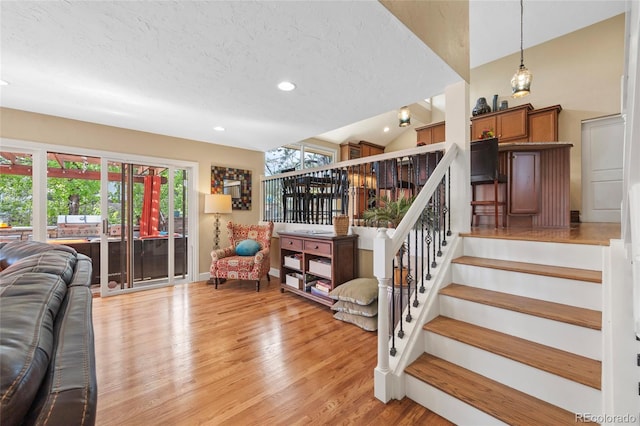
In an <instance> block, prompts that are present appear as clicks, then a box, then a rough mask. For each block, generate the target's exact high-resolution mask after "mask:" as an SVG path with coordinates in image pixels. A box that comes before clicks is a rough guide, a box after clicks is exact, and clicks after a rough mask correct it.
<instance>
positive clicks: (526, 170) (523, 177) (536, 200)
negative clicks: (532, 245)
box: [509, 151, 540, 215]
mask: <svg viewBox="0 0 640 426" xmlns="http://www.w3.org/2000/svg"><path fill="white" fill-rule="evenodd" d="M510 155H511V158H510V160H511V164H510V170H509V172H510V179H509V185H510V187H509V199H510V206H509V208H510V210H509V213H510V214H530V215H533V214H537V213H539V212H540V152H538V151H521V152H512V153H511V154H510Z"/></svg>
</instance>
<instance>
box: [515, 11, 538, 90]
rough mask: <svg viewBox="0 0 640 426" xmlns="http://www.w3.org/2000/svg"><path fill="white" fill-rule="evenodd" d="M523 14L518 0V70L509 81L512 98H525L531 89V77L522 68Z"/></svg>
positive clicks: (529, 73) (527, 71)
mask: <svg viewBox="0 0 640 426" xmlns="http://www.w3.org/2000/svg"><path fill="white" fill-rule="evenodd" d="M523 14H524V5H523V0H520V68H519V69H518V71H517V72H516V73H515V74H514V75H513V78H512V79H511V95H512V96H513V97H514V98H521V97H523V96H527V95H528V94H529V92H530V88H531V80H533V75H532V74H531V72H529V70H528V69H527V68H526V67H525V66H524V53H523V48H522V20H523V19H522V17H523Z"/></svg>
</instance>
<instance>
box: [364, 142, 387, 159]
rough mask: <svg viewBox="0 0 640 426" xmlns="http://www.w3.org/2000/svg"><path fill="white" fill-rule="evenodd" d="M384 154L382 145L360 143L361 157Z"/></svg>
mask: <svg viewBox="0 0 640 426" xmlns="http://www.w3.org/2000/svg"><path fill="white" fill-rule="evenodd" d="M383 152H384V147H383V146H380V145H376V144H374V143H370V142H366V141H360V156H361V157H370V156H372V155H378V154H382V153H383Z"/></svg>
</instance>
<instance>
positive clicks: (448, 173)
mask: <svg viewBox="0 0 640 426" xmlns="http://www.w3.org/2000/svg"><path fill="white" fill-rule="evenodd" d="M447 199H448V200H449V201H448V203H449V206H451V166H449V168H448V169H447ZM447 235H448V236H451V213H449V223H448V224H447Z"/></svg>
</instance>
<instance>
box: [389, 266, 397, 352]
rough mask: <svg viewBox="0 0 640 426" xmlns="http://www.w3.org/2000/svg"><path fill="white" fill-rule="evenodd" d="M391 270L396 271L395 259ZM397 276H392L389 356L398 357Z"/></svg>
mask: <svg viewBox="0 0 640 426" xmlns="http://www.w3.org/2000/svg"><path fill="white" fill-rule="evenodd" d="M391 270H392V271H395V270H396V261H395V259H391ZM395 275H396V274H395V273H393V274H391V298H390V300H391V322H390V323H389V332H390V333H391V349H389V354H390V355H391V356H396V333H395V329H396V292H395V289H396V282H395V281H396V276H395Z"/></svg>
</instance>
